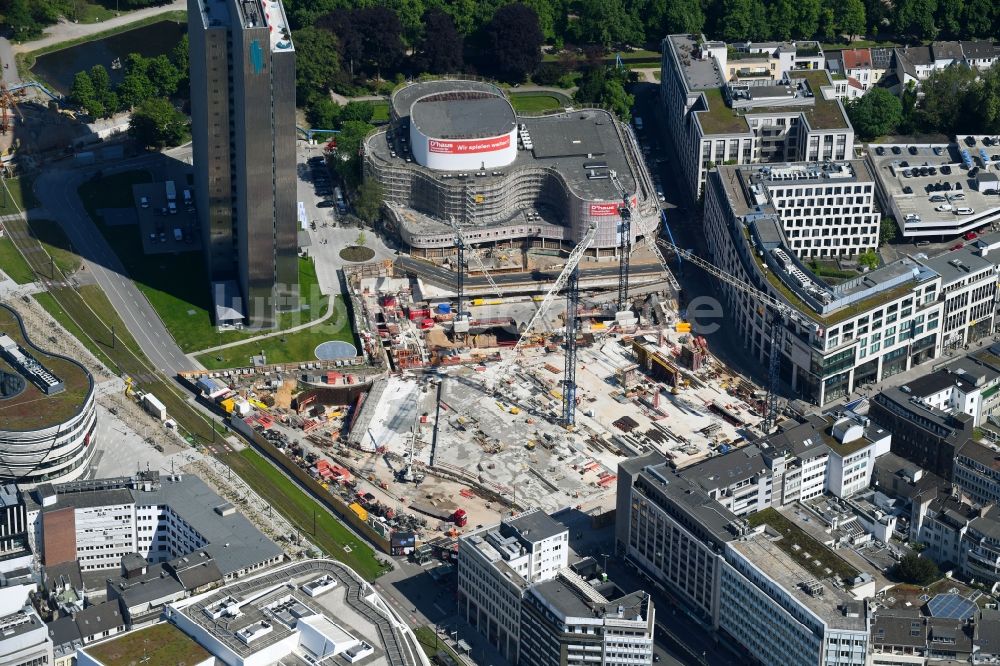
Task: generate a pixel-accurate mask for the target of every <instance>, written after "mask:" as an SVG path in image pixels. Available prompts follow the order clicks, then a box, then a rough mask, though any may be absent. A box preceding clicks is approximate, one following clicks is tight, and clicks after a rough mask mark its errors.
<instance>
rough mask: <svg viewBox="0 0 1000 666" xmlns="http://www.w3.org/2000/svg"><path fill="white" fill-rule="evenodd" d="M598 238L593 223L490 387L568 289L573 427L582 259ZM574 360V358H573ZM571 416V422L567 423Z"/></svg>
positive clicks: (568, 390) (567, 403)
mask: <svg viewBox="0 0 1000 666" xmlns="http://www.w3.org/2000/svg"><path fill="white" fill-rule="evenodd" d="M596 236H597V224H596V223H592V224H591V225H590V228H589V229H587V233H586V234H584V236H583V240H581V241H580V243H579V244H578V245H577V246H576V247H575V248H573V251H572V252H570V254H569V257H568V258H567V259H566V265H564V266H563V269H562V272H560V273H559V277H557V278H556V281H555V282H554V283H553V284H552V287H550V288H549V290H548V292H546V294H545V296H544V297H543V298H542V302H541V303H539V304H538V310H536V311H535V314H533V315H532V316H531V319H529V320H528V324H527V325H526V326H525V327H524V331H522V332H521V336H520V337H519V338H518V339H517V343H516V344H515V345H514V348H513V349H512V350H511V354H510V355H509V356H508V357H507V358H506V359H504V360H503V361H501V362H500V364H499V365H497V367H496V370H495V372H494V374H493V379H492V380H491V382H490V385H489V388H490V389H491V390H492V389H495V387H496V381H497V379H498V378H500V377H505V376H506V375H507V371H508V370H509V369H510V366H511V364H512V363H513V362H514V360H515V359H516V358H517V355H518V353H519V352H520V351H521V349H522V347H523V346H524V343H525V342H526V341H527V340H528V339H529V338H530V336H531V331H533V330H534V328H535V326H537V325H538V322H539V321H541V319H542V317H544V316H545V314H546V313H547V312H548V310H549V308H550V307H551V306H552V302H553V301H554V300H555V299H556V296H557V295H558V294H559V292H560V291H561V290H562V289H563V288H565V287H569V289H568V290H567V294H566V305H567V311H566V341H567V347H566V362H565V366H564V369H565V375H564V378H563V385H564V386H563V388H564V389H565V390H564V391H563V420H564V422H565V423H566V425H572V421H573V420H574V418H575V417H574V414H575V410H576V403H575V398H576V317H577V310H576V304H577V303H578V302H579V298H580V296H579V293H580V292H579V280H580V273H579V267H580V260H581V259H583V255H584V253H585V252H586V251H587V249H588V248H590V246H591V244H593V242H594V238H595V237H596ZM571 357H572V358H571ZM567 416H568V420H567Z"/></svg>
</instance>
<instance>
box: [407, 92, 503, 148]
mask: <svg viewBox="0 0 1000 666" xmlns="http://www.w3.org/2000/svg"><path fill="white" fill-rule="evenodd" d="M410 122H411V123H413V126H414V127H416V128H417V129H418V130H420V132H421V133H422V134H424V135H425V136H427V137H430V138H436V139H474V138H480V137H492V136H500V135H502V134H508V133H510V132H511V131H513V129H514V127H515V126H516V123H515V121H514V108H513V107H512V106H511V105H510V102H509V101H508V100H507V98H506V97H504V96H503V95H495V94H491V93H482V92H477V91H469V92H451V93H437V94H432V95H430V96H428V97H422V98H420V99H418V100H417V101H416V102H414V104H413V106H412V107H411V108H410Z"/></svg>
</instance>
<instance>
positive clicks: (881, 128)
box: [847, 88, 903, 140]
mask: <svg viewBox="0 0 1000 666" xmlns="http://www.w3.org/2000/svg"><path fill="white" fill-rule="evenodd" d="M847 116H848V117H849V118H850V120H851V124H852V125H854V131H855V132H857V134H858V136H859V137H860V138H862V139H868V140H870V139H874V138H876V137H879V136H885V135H887V134H892V133H893V132H895V131H896V128H898V127H899V124H900V123H901V122H902V120H903V104H902V102H900V101H899V98H898V97H896V96H895V95H893V94H892V93H891V92H889V91H888V90H886V89H885V88H872V89H871V90H869V91H868V92H867V93H865V94H864V95H863V96H862V97H860V98H858V99H855V100H851V101H850V102H848V103H847Z"/></svg>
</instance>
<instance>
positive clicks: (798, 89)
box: [660, 35, 854, 199]
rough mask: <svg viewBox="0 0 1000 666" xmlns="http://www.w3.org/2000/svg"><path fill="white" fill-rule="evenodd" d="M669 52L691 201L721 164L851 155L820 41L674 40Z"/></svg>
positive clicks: (675, 120)
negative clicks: (733, 42)
mask: <svg viewBox="0 0 1000 666" xmlns="http://www.w3.org/2000/svg"><path fill="white" fill-rule="evenodd" d="M772 47H773V48H772ZM662 51H663V52H662V63H661V73H660V103H661V104H662V105H663V109H664V118H665V119H666V128H665V131H666V133H667V134H669V136H670V137H671V140H672V141H673V142H674V145H675V148H676V152H677V156H678V159H679V160H680V162H681V173H683V174H685V176H686V177H687V179H688V182H687V189H688V191H689V194H690V195H691V198H692V199H697V198H698V197H699V196H700V195H701V193H702V191H703V188H704V184H705V180H706V178H707V174H708V172H709V171H710V170H711V169H712V168H713V167H715V166H717V165H720V164H752V163H756V162H786V161H820V162H822V161H825V160H844V159H849V158H850V157H851V154H852V150H853V144H854V129H853V128H852V127H851V124H850V121H849V120H848V119H847V116H846V114H845V112H844V109H843V106H842V105H841V103H840V101H839V100H837V99H835V94H836V93H835V86H834V82H833V81H832V80H831V79H830V77H829V75H828V74H827V72H826V71H825V70H823V69H822V67H823V64H824V57H823V53H822V50H820V49H819V47H818V45H815V43H812V42H803V43H802V45H801V46H800V45H798V44H787V45H774V44H772V45H767V47H766V48H764V47H762V48H760V49H757V48H754V46H753V45H752V44H751V45H747V46H745V47H743V46H736V45H732V47H730V46H727V45H726V44H724V43H722V42H711V41H708V40H706V39H705V37H704V35H702V36H700V37H698V36H694V35H670V36H668V37H666V38H665V39H664V40H663V47H662ZM730 58H733V61H732V62H731V61H730ZM782 68H783V69H782Z"/></svg>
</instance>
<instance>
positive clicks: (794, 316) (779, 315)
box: [653, 240, 805, 433]
mask: <svg viewBox="0 0 1000 666" xmlns="http://www.w3.org/2000/svg"><path fill="white" fill-rule="evenodd" d="M659 242H660V243H662V244H663V245H664V246H665V247H667V248H668V249H670V250H672V251H674V252H676V253H677V254H678V256H680V257H682V258H684V259H686V260H687V261H690V262H691V263H692V264H694V265H695V266H698V267H699V268H701V269H702V270H703V271H705V272H706V273H708V274H709V275H711V276H712V277H714V278H715V279H717V280H719V281H721V282H725V283H726V284H728V285H729V286H731V287H733V288H735V289H738V290H740V291H741V292H743V293H744V294H747V295H748V296H750V297H751V298H753V299H754V300H755V301H757V302H758V303H759V304H760V305H761V306H763V308H764V310H765V311H766V313H767V315H768V337H769V338H770V342H771V353H770V354H769V355H768V364H767V395H766V397H765V399H764V421H763V431H764V433H768V432H770V431H771V428H773V427H774V425H775V423H776V422H777V418H778V370H779V362H780V359H781V348H782V346H783V345H784V338H785V329H784V326H783V325H782V321H783V319H789V320H791V321H793V322H796V323H800V324H804V323H805V322H804V321H803V319H802V315H800V314H799V313H798V312H797V311H796V310H795V309H794V308H792V307H791V306H789V305H787V304H785V303H783V302H781V301H779V300H778V299H776V298H774V297H773V296H770V295H769V294H767V293H766V292H763V291H761V290H760V289H758V288H757V287H755V286H754V285H752V284H750V283H748V282H744V281H743V280H740V279H739V278H737V277H735V276H733V275H730V274H729V273H726V272H724V271H721V270H719V269H718V268H717V267H716V266H715V265H714V264H712V263H710V262H708V261H705V260H704V259H702V258H701V257H699V256H697V255H695V254H694V253H692V252H689V251H687V250H683V249H681V248H679V247H677V246H676V245H674V244H673V243H668V242H667V241H664V240H660V241H659ZM653 245H654V246H655V245H656V244H655V243H654V244H653ZM658 250H659V249H658V248H657V253H658V254H660V253H659V251H658ZM660 256H661V257H662V256H663V255H662V254H660Z"/></svg>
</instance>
